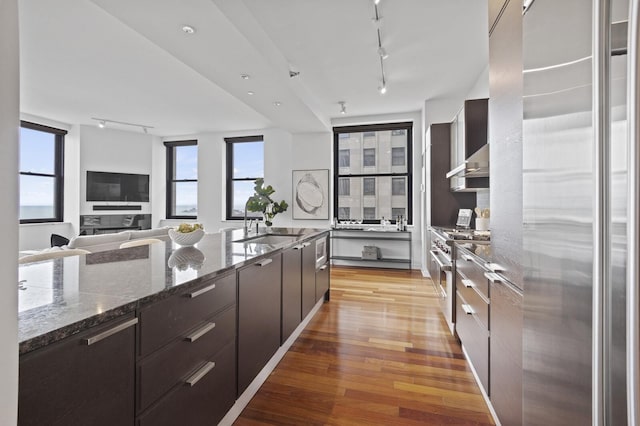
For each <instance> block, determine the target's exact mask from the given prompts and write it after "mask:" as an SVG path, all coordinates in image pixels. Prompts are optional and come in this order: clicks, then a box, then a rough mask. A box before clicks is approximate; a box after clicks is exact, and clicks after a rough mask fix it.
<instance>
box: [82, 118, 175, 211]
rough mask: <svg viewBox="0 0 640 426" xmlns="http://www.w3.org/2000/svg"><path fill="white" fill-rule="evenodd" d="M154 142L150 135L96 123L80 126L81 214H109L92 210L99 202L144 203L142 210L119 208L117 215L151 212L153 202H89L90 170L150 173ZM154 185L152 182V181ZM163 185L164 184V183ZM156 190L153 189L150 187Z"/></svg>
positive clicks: (116, 202) (115, 202)
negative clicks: (101, 125)
mask: <svg viewBox="0 0 640 426" xmlns="http://www.w3.org/2000/svg"><path fill="white" fill-rule="evenodd" d="M153 141H154V138H153V136H151V135H148V134H145V133H142V132H141V131H140V132H129V131H122V130H116V129H110V128H108V127H107V128H104V129H100V128H99V127H97V126H86V125H81V126H80V146H81V149H80V174H79V178H80V194H79V195H80V214H82V215H85V214H109V213H108V212H104V211H100V212H96V211H94V210H93V206H94V205H96V204H98V205H108V204H117V205H127V204H131V205H141V206H142V210H121V211H120V210H119V211H117V212H113V213H114V214H115V213H117V214H129V213H131V214H137V213H143V214H145V213H147V214H148V213H151V203H140V202H120V201H113V202H87V201H86V183H87V182H86V180H87V170H91V171H97V172H115V173H136V174H145V175H150V174H151V170H152V158H153V149H152V146H153ZM150 185H151V181H150ZM163 187H164V184H163ZM151 191H153V189H151Z"/></svg>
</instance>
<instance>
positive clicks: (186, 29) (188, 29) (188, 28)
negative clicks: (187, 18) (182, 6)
mask: <svg viewBox="0 0 640 426" xmlns="http://www.w3.org/2000/svg"><path fill="white" fill-rule="evenodd" d="M182 31H183V32H184V33H185V34H193V33H195V32H196V29H195V28H193V27H192V26H191V25H185V26H183V27H182Z"/></svg>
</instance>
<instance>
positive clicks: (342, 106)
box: [338, 101, 347, 115]
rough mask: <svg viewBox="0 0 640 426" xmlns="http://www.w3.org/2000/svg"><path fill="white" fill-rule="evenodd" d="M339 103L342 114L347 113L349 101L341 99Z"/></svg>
mask: <svg viewBox="0 0 640 426" xmlns="http://www.w3.org/2000/svg"><path fill="white" fill-rule="evenodd" d="M338 104H339V105H340V114H343V115H344V114H346V113H347V103H346V102H345V101H340V102H338Z"/></svg>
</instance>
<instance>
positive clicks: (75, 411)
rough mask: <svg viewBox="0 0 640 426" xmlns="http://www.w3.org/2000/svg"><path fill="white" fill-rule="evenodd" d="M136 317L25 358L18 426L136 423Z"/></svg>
mask: <svg viewBox="0 0 640 426" xmlns="http://www.w3.org/2000/svg"><path fill="white" fill-rule="evenodd" d="M136 322H137V319H136V318H134V317H133V315H129V316H127V317H126V318H119V319H117V320H113V321H110V322H109V323H106V324H103V325H100V326H97V327H94V328H92V329H90V330H87V331H86V332H83V333H80V334H78V335H76V336H72V337H68V338H66V339H64V340H61V341H60V342H56V343H53V344H51V345H49V346H47V347H45V348H42V349H39V350H36V351H34V352H31V353H28V354H25V355H23V356H21V357H20V381H19V392H18V424H19V425H21V426H26V425H38V426H42V425H48V426H72V425H92V426H101V425H104V426H112V425H133V422H134V382H135V381H134V376H135V375H134V368H135V330H136V327H135V326H134V325H135V323H136Z"/></svg>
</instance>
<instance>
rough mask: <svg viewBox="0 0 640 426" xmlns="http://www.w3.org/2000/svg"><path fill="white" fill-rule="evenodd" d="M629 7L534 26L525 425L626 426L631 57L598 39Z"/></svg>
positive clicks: (557, 7)
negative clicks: (614, 53)
mask: <svg viewBox="0 0 640 426" xmlns="http://www.w3.org/2000/svg"><path fill="white" fill-rule="evenodd" d="M623 1H625V0H620V1H618V0H596V5H597V7H595V8H594V7H592V2H590V1H586V0H567V1H563V2H554V1H552V0H537V1H536V2H535V3H534V4H533V5H532V7H531V8H530V9H529V10H528V12H527V14H526V16H525V17H524V65H525V69H527V70H529V71H528V72H527V71H525V73H524V92H525V97H524V118H525V119H524V125H523V131H524V142H523V154H524V155H523V158H524V163H523V202H524V233H523V246H524V247H523V248H524V279H525V285H524V289H525V292H524V293H525V296H524V340H523V345H524V365H523V369H524V372H523V382H524V384H523V390H524V417H523V420H524V423H525V424H549V425H555V424H591V423H592V421H593V422H595V423H597V424H600V423H602V424H615V425H624V424H626V402H625V401H626V392H625V386H626V378H625V377H626V369H625V367H624V357H625V342H624V336H625V312H624V310H623V309H620V308H621V306H624V304H625V275H626V267H625V261H626V251H627V241H626V222H627V213H626V208H627V204H626V203H627V197H626V182H627V170H626V157H627V153H626V149H625V145H624V144H625V140H626V131H625V127H626V109H625V106H624V105H625V93H626V75H625V71H624V70H625V67H626V56H620V55H618V56H614V57H611V52H610V51H606V50H607V49H609V43H608V42H607V38H600V37H601V36H602V33H603V32H605V33H606V28H608V25H609V24H610V22H611V16H609V14H610V11H611V10H612V9H611V8H613V10H624V7H620V3H621V2H623ZM594 10H595V11H596V15H595V17H594V16H592V12H593V11H594ZM600 17H601V18H602V22H604V23H606V24H607V25H606V26H605V25H602V26H601V28H599V27H598V25H597V22H596V24H593V22H594V21H598V18H600ZM615 18H616V17H615V16H614V19H615ZM569 28H570V30H569ZM592 33H593V34H595V35H596V36H597V40H598V41H599V42H600V43H595V44H594V43H593V42H592ZM593 45H595V46H596V47H597V46H601V48H603V49H604V50H605V52H604V53H603V52H600V51H599V50H598V49H596V50H595V51H594V53H593V55H595V56H594V57H595V59H594V60H593V61H592V60H591V57H592V53H591V51H592V46H593ZM585 58H586V59H585ZM592 62H594V63H592ZM592 70H596V71H597V72H596V73H595V74H594V73H593V71H592ZM598 77H601V78H600V79H598ZM609 94H610V95H609ZM609 96H610V97H609ZM607 99H610V102H611V104H610V105H609V104H608V102H609V101H607ZM594 206H595V207H596V208H595V209H594ZM636 214H637V212H636ZM594 314H595V316H594ZM594 338H595V343H593V342H594Z"/></svg>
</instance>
